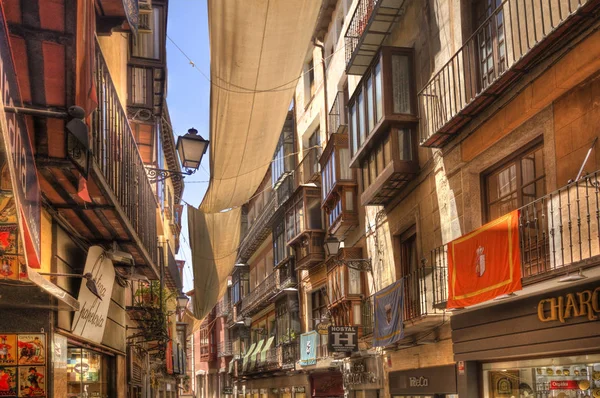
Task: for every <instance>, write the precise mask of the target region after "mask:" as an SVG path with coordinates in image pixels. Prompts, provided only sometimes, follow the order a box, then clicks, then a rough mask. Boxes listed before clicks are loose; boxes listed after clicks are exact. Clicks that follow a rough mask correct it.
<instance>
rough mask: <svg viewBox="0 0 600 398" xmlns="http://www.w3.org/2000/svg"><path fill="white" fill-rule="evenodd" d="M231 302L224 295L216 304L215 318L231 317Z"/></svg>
mask: <svg viewBox="0 0 600 398" xmlns="http://www.w3.org/2000/svg"><path fill="white" fill-rule="evenodd" d="M231 312H232V308H231V301H229V298H228V297H227V295H225V296H224V297H223V298H222V299H221V300H219V302H218V303H217V316H218V317H228V316H230V315H231Z"/></svg>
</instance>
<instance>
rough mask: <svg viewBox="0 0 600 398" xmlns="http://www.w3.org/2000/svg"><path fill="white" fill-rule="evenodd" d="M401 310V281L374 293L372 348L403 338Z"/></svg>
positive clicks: (402, 306) (402, 298)
mask: <svg viewBox="0 0 600 398" xmlns="http://www.w3.org/2000/svg"><path fill="white" fill-rule="evenodd" d="M402 308H404V284H403V283H402V279H400V280H399V281H396V282H394V283H392V284H391V285H389V286H388V287H386V288H384V289H382V290H380V291H378V292H377V293H375V330H374V332H373V346H374V347H385V346H387V345H390V344H394V343H395V342H396V341H398V340H400V339H402V338H403V337H404V327H403V322H404V319H403V318H404V314H403V311H402Z"/></svg>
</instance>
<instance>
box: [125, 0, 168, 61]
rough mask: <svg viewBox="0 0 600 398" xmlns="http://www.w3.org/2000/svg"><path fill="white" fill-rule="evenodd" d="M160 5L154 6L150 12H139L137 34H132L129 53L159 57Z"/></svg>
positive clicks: (161, 26) (150, 57)
mask: <svg viewBox="0 0 600 398" xmlns="http://www.w3.org/2000/svg"><path fill="white" fill-rule="evenodd" d="M162 13H163V9H162V8H161V7H154V8H153V9H152V13H149V14H140V19H139V29H138V34H137V35H132V38H131V40H132V43H131V55H132V56H134V57H138V58H149V59H155V60H159V59H161V52H160V49H161V40H162V38H163V36H164V35H163V32H162V31H163V25H162Z"/></svg>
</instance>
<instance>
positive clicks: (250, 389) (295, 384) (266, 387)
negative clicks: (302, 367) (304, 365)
mask: <svg viewBox="0 0 600 398" xmlns="http://www.w3.org/2000/svg"><path fill="white" fill-rule="evenodd" d="M233 390H234V395H236V394H235V393H236V392H237V396H238V397H239V398H306V396H307V394H308V393H309V390H310V382H309V379H308V375H307V374H302V373H297V374H287V375H285V376H276V377H269V378H262V379H253V380H247V381H245V382H243V383H240V384H238V385H237V386H234V388H233Z"/></svg>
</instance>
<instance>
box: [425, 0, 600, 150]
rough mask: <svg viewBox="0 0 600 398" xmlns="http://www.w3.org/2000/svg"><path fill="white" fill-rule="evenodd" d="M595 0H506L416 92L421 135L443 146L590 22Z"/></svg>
mask: <svg viewBox="0 0 600 398" xmlns="http://www.w3.org/2000/svg"><path fill="white" fill-rule="evenodd" d="M599 4H600V2H599V1H597V0H547V1H543V2H537V1H532V2H528V1H525V2H521V1H514V0H505V1H503V2H502V3H501V4H500V6H499V7H497V8H496V9H495V10H494V11H493V12H492V13H491V15H490V16H489V17H488V18H487V19H485V21H483V23H482V24H481V25H480V26H479V27H478V28H477V29H476V30H475V32H473V34H472V35H471V37H470V38H469V39H468V40H467V41H466V42H465V43H464V45H463V46H462V47H461V48H460V49H459V50H458V51H457V52H456V53H455V54H454V55H453V56H452V57H451V58H450V59H449V60H448V62H447V63H446V64H445V65H444V66H442V67H441V69H440V70H439V71H438V72H437V73H436V74H435V75H433V77H432V78H431V79H430V80H429V82H427V84H425V86H424V87H423V88H422V90H421V91H420V92H419V94H418V100H419V115H420V117H421V121H420V123H419V140H420V143H421V145H422V146H426V147H441V146H443V145H444V143H445V142H446V141H448V140H449V139H451V138H452V137H453V136H454V135H455V134H456V133H457V132H458V131H459V130H460V128H461V127H462V126H464V125H465V124H466V123H468V122H469V120H471V119H472V118H473V117H475V116H477V115H478V114H479V113H481V112H482V111H483V110H484V109H485V108H486V107H487V106H489V105H490V104H491V103H493V102H494V101H496V99H497V98H498V97H499V96H500V95H502V94H503V93H504V92H505V91H506V90H507V89H508V87H509V86H511V85H512V84H513V83H516V82H517V81H518V80H519V79H521V78H522V77H523V76H524V75H525V74H526V73H527V71H528V70H529V69H530V68H532V67H533V66H535V65H536V63H538V62H539V61H540V60H542V59H545V58H548V57H549V55H550V54H551V53H553V52H555V51H557V49H558V48H563V46H561V45H560V44H559V45H558V46H556V44H557V43H559V42H560V43H567V42H569V41H570V40H571V39H572V38H573V37H575V36H576V35H578V34H579V33H580V32H582V31H583V30H585V29H586V28H587V27H590V26H591V25H592V24H593V23H594V22H595V18H590V17H589V16H590V15H593V14H592V11H593V10H594V9H597V8H598V6H599Z"/></svg>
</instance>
